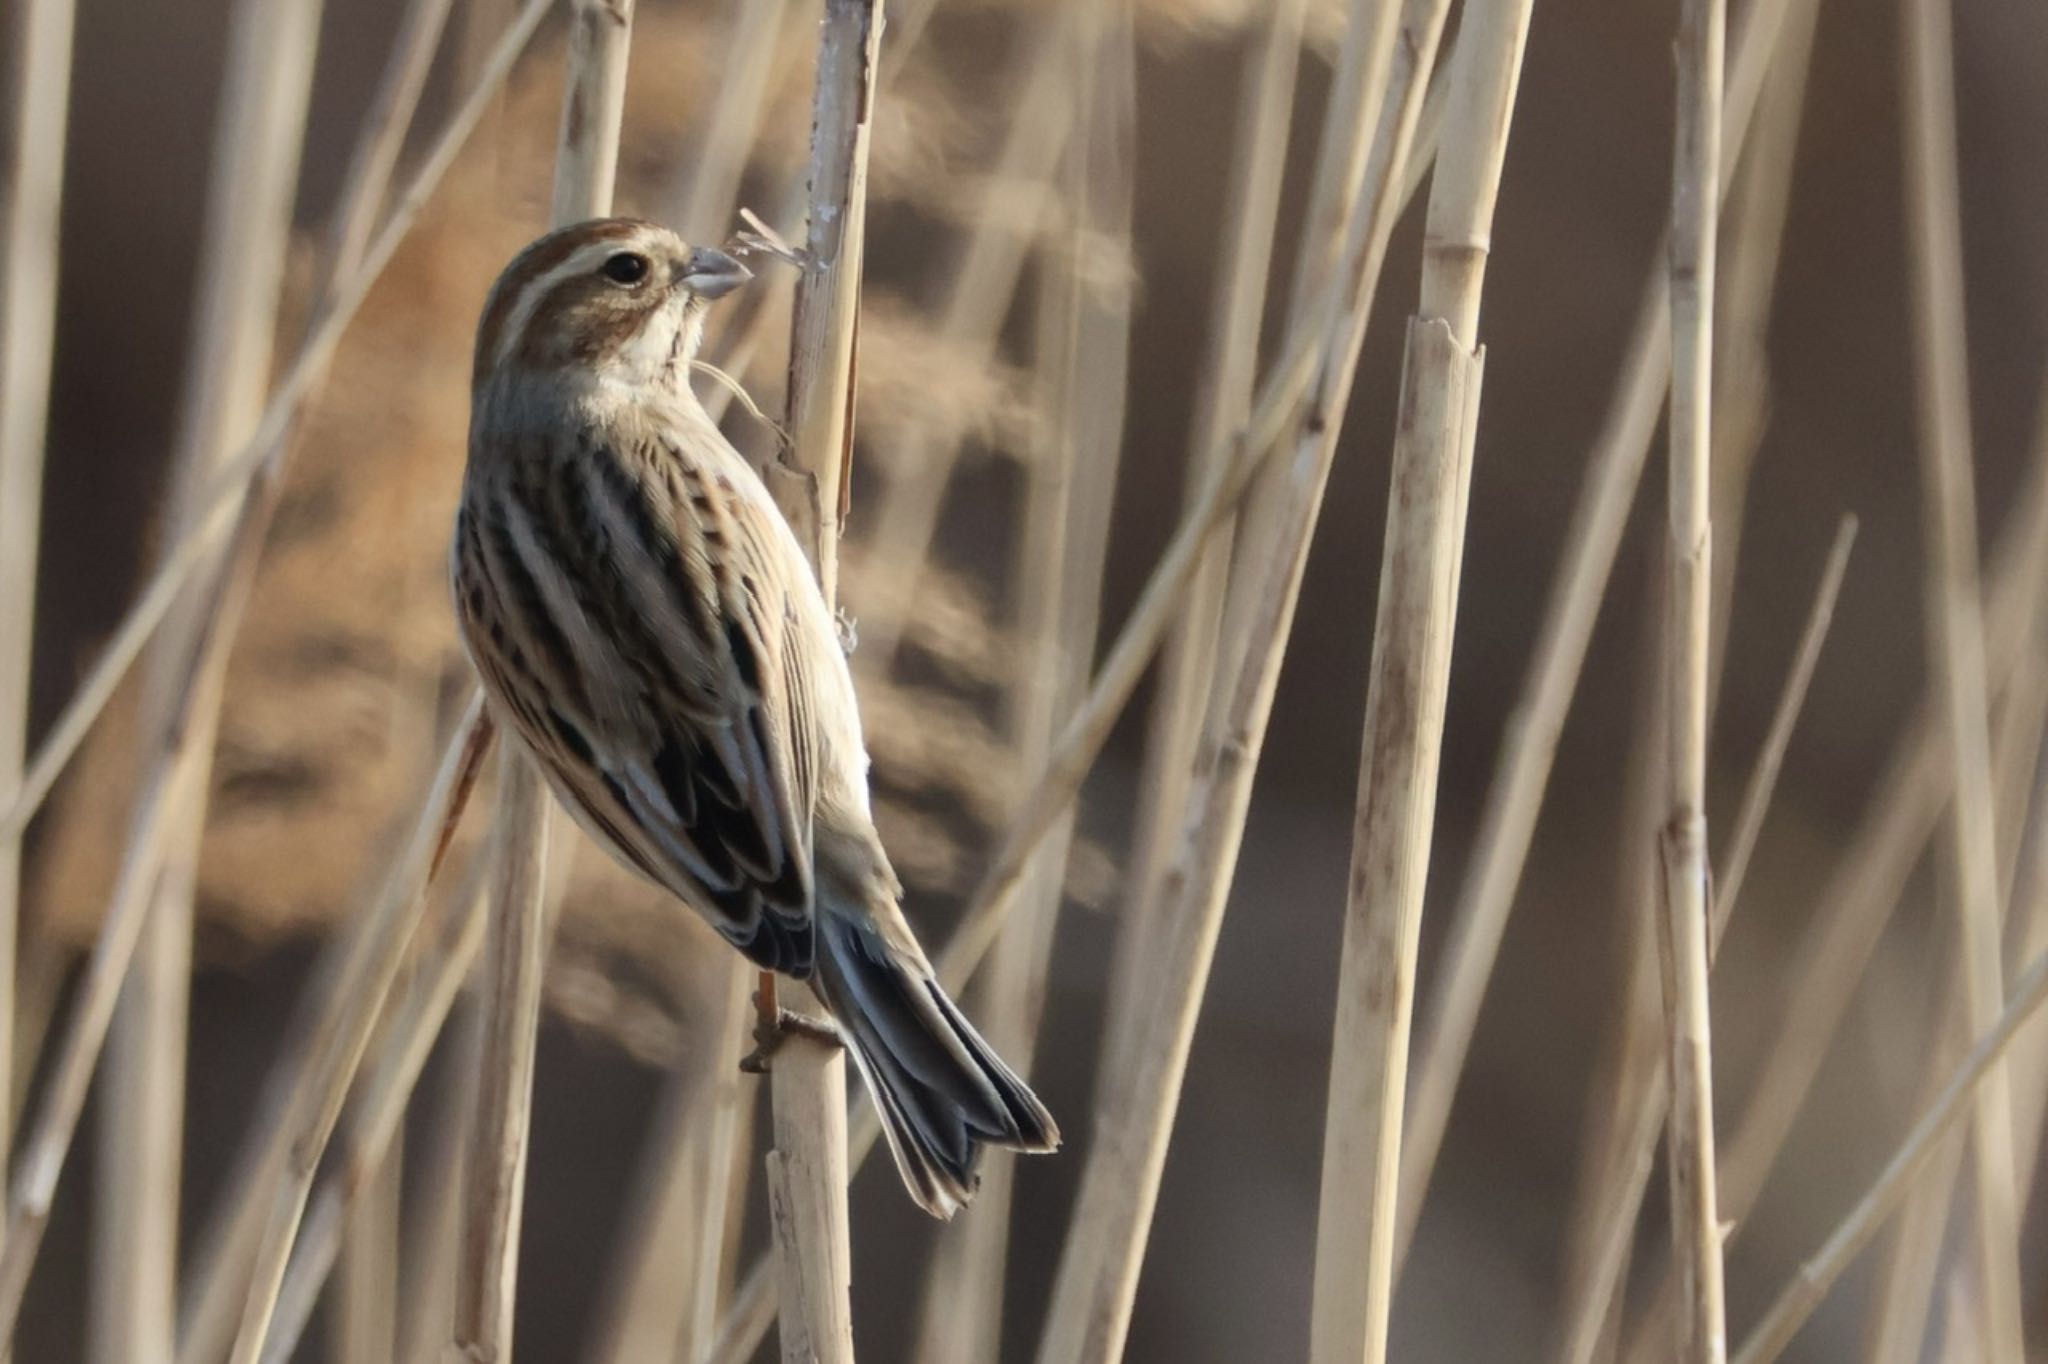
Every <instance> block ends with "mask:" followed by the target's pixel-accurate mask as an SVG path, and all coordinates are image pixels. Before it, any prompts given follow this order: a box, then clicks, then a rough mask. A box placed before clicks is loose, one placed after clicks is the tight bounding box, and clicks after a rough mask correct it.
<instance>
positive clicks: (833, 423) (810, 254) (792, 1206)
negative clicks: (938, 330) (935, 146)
mask: <svg viewBox="0 0 2048 1364" xmlns="http://www.w3.org/2000/svg"><path fill="white" fill-rule="evenodd" d="M882 25H883V6H882V0H826V3H825V18H824V23H823V26H822V30H821V33H820V38H819V45H818V74H817V86H816V91H815V95H814V98H813V102H812V106H811V156H810V174H809V181H808V183H809V186H810V195H811V202H810V207H809V211H808V213H807V214H806V228H805V247H806V254H805V263H804V273H803V277H802V279H801V280H799V281H798V284H797V292H796V305H795V311H794V313H793V315H792V318H791V322H790V349H789V388H788V393H789V406H788V411H787V414H786V417H785V421H784V429H785V430H787V432H788V433H789V443H788V445H787V446H786V447H784V448H783V449H781V450H779V451H778V452H777V454H776V458H775V459H774V460H773V461H772V462H771V463H770V464H769V466H768V469H767V473H768V485H769V488H770V490H771V491H772V492H773V493H774V494H775V500H776V503H777V505H778V506H780V507H781V508H782V512H783V515H784V516H785V517H787V518H788V519H789V523H790V525H791V527H792V528H794V529H795V531H796V534H797V539H798V541H799V543H801V544H802V545H803V546H804V547H805V551H806V552H807V553H808V554H809V555H810V557H811V567H812V568H813V570H815V571H816V573H817V575H818V584H819V586H820V588H821V589H822V590H823V592H824V594H825V600H826V602H827V603H828V604H832V603H836V602H837V601H838V589H839V534H840V530H841V528H842V527H843V526H844V524H845V519H846V500H847V495H848V492H849V489H850V486H851V476H852V465H853V405H854V395H855V382H856V364H857V360H856V353H857V347H858V344H859V341H858V338H859V332H860V286H861V275H862V272H863V264H864V260H865V246H866V236H867V178H868V145H869V139H870V136H871V124H872V121H873V118H874V109H875V78H876V61H877V58H878V56H879V53H880V48H881V41H882ZM774 998H775V995H774V977H773V976H772V975H771V974H768V973H766V972H764V973H763V974H762V976H761V1000H762V1005H763V1009H764V1012H765V1011H767V1010H768V1009H769V1008H770V1003H771V1001H773V999H774ZM769 1087H770V1095H771V1098H772V1101H773V1105H774V1112H775V1145H774V1149H773V1150H772V1151H770V1153H769V1156H768V1196H769V1207H770V1210H771V1221H772V1226H773V1230H774V1243H775V1259H776V1264H777V1266H778V1270H779V1280H780V1295H779V1297H780V1303H781V1312H780V1317H781V1336H782V1357H783V1359H784V1360H785V1361H789V1364H808V1362H809V1361H816V1362H817V1364H851V1361H852V1359H853V1327H852V1309H851V1307H850V1305H849V1300H848V1292H849V1289H850V1286H851V1279H852V1251H851V1249H850V1248H849V1239H850V1236H849V1230H848V1226H847V1212H846V1181H847V1169H848V1166H847V1154H846V1058H845V1056H844V1055H843V1054H842V1052H841V1051H840V1050H839V1049H838V1048H837V1047H834V1046H830V1045H827V1044H826V1043H824V1042H822V1041H820V1040H819V1039H817V1038H814V1037H808V1036H804V1035H801V1034H795V1033H792V1034H790V1035H789V1036H787V1037H785V1038H783V1039H782V1041H781V1045H780V1047H779V1048H778V1050H777V1052H776V1056H775V1063H774V1067H773V1070H772V1073H771V1075H770V1077H769Z"/></svg>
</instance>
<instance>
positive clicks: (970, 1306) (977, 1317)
mask: <svg viewBox="0 0 2048 1364" xmlns="http://www.w3.org/2000/svg"><path fill="white" fill-rule="evenodd" d="M1076 18H1077V22H1076V23H1075V24H1074V25H1073V26H1072V29H1071V31H1070V32H1071V39H1072V41H1071V42H1070V44H1069V57H1068V61H1069V63H1070V64H1071V66H1072V67H1073V68H1074V71H1075V77H1074V80H1073V91H1074V100H1075V104H1076V106H1077V109H1078V110H1079V112H1078V114H1077V116H1076V120H1075V128H1074V134H1075V135H1074V136H1073V137H1071V138H1069V139H1067V142H1066V174H1065V176H1064V177H1063V178H1064V180H1065V182H1066V189H1065V194H1066V197H1067V198H1068V199H1069V200H1070V202H1071V211H1070V212H1069V213H1068V214H1067V221H1068V223H1069V228H1068V231H1069V234H1070V239H1069V241H1068V242H1067V243H1066V247H1067V249H1064V250H1062V249H1057V248H1056V249H1054V250H1053V251H1051V252H1049V253H1048V255H1047V257H1046V258H1045V259H1044V261H1043V263H1042V269H1041V275H1040V279H1041V289H1040V303H1039V308H1038V319H1037V321H1038V344H1037V356H1038V371H1037V372H1038V379H1039V385H1038V386H1039V389H1040V394H1039V400H1038V403H1037V411H1038V412H1040V413H1041V414H1042V417H1043V420H1041V421H1040V422H1038V423H1036V424H1034V427H1033V436H1034V439H1035V440H1036V441H1037V442H1038V443H1039V445H1040V448H1039V449H1037V450H1036V452H1035V453H1034V454H1033V456H1032V457H1031V458H1030V459H1029V460H1028V461H1027V462H1026V464H1025V476H1026V479H1027V490H1026V495H1025V497H1026V508H1025V526H1024V532H1023V534H1022V535H1021V536H1020V537H1019V539H1018V548H1017V551H1016V559H1015V561H1014V564H1013V570H1012V575H1011V580H1012V581H1013V582H1015V583H1016V584H1017V585H1018V588H1017V590H1018V593H1019V597H1020V601H1019V605H1018V612H1017V615H1018V618H1019V631H1020V634H1021V636H1022V638H1023V639H1024V640H1025V641H1026V647H1027V649H1028V650H1029V652H1028V654H1027V655H1026V657H1027V659H1028V660H1029V667H1028V668H1027V669H1026V670H1025V671H1024V672H1023V674H1022V676H1021V677H1020V679H1019V683H1018V685H1017V686H1016V688H1015V689H1014V690H1013V692H1012V695H1011V698H1010V706H1009V709H1010V716H1009V725H1010V729H1011V731H1012V734H1013V736H1014V744H1015V749H1016V751H1017V752H1018V753H1019V754H1020V756H1022V757H1023V758H1024V759H1025V761H1026V762H1027V763H1028V764H1032V765H1035V764H1036V763H1038V762H1039V761H1041V760H1042V759H1043V757H1044V755H1045V753H1046V752H1047V750H1048V749H1049V748H1050V746H1051V744H1052V741H1053V737H1054V735H1055V734H1056V733H1057V730H1058V727H1059V725H1060V723H1061V722H1062V721H1063V720H1064V719H1065V717H1066V716H1067V715H1068V714H1069V713H1071V711H1072V709H1073V706H1074V703H1075V701H1076V700H1077V699H1078V698H1079V696H1080V695H1081V693H1082V692H1083V690H1084V689H1085V688H1086V686H1087V681H1088V668H1089V664H1090V662H1091V660H1092V659H1093V658H1094V654H1095V644H1096V636H1097V631H1098V627H1099V625H1100V622H1101V601H1102V574H1103V567H1104V563H1105V561H1106V558H1107V553H1108V548H1109V537H1110V527H1111V512H1112V508H1113V506H1114V497H1115V493H1116V486H1117V474H1118V468H1119V465H1120V462H1121V461H1120V459H1119V458H1118V456H1119V454H1120V452H1121V451H1122V449H1123V446H1124V402H1125V391H1126V387H1127V380H1128V372H1129V349H1130V322H1131V314H1130V308H1131V292H1130V289H1129V288H1128V287H1127V284H1126V281H1125V279H1124V277H1123V276H1122V275H1118V276H1117V277H1116V278H1115V279H1114V280H1110V281H1100V280H1091V279H1090V278H1089V277H1088V274H1087V270H1086V266H1085V264H1084V260H1085V252H1084V246H1085V243H1086V242H1087V241H1088V240H1090V239H1094V240H1098V241H1103V242H1106V243H1108V244H1109V245H1110V249H1112V250H1113V251H1116V252H1119V253H1128V251H1129V250H1130V233H1131V192H1132V191H1131V186H1132V182H1133V181H1132V170H1133V161H1132V157H1133V153H1134V150H1135V148H1134V145H1133V143H1134V140H1135V121H1136V110H1135V107H1134V106H1135V80H1136V77H1135V71H1134V69H1133V67H1134V63H1135V57H1136V54H1135V51H1134V46H1133V41H1132V33H1131V15H1130V11H1129V7H1128V6H1127V5H1123V4H1117V5H1110V6H1103V7H1101V8H1100V9H1083V10H1081V11H1079V12H1078V13H1077V16H1076ZM1073 828H1074V811H1073V808H1072V807H1071V806H1069V807H1068V811H1067V813H1066V815H1065V816H1064V817H1063V818H1062V819H1060V820H1058V821H1056V824H1055V827H1054V828H1053V830H1052V831H1051V833H1050V834H1049V836H1048V837H1047V839H1046V840H1045V842H1044V844H1043V845H1042V846H1041V848H1040V850H1039V853H1038V856H1037V857H1036V859H1035V860H1034V863H1033V866H1032V868H1031V871H1030V873H1029V875H1030V881H1029V888H1028V891H1027V892H1026V893H1025V895H1024V897H1023V904H1022V906H1021V907H1020V909H1019V911H1018V914H1017V916H1016V919H1017V921H1016V922H1015V923H1013V925H1012V926H1011V930H1010V931H1009V932H1008V933H1006V934H1005V935H1004V936H1003V937H1002V939H1001V940H1000V941H999V942H998V943H997V944H996V946H995V948H994V950H993V951H992V952H991V953H990V957H989V961H988V964H987V971H986V974H985V975H984V977H983V980H984V982H985V988H984V990H983V993H982V1005H983V1008H982V1019H983V1026H984V1032H985V1034H986V1036H987V1037H988V1038H989V1040H990V1041H991V1043H992V1044H993V1045H994V1046H995V1047H996V1048H997V1050H999V1051H1000V1052H1001V1053H1002V1054H1003V1055H1004V1056H1006V1057H1008V1058H1009V1061H1010V1063H1011V1065H1013V1066H1016V1067H1019V1068H1020V1070H1021V1071H1022V1073H1025V1074H1028V1073H1030V1068H1031V1063H1032V1060H1033V1057H1034V1056H1035V1055H1036V1051H1037V1036H1038V1028H1039V1022H1040V1018H1041V1015H1042V1013H1043V1011H1044V1005H1045V995H1046V989H1047V977H1048V974H1049V970H1050V967H1051V960H1052V947H1053V936H1054V930H1055V926H1056V925H1057V922H1058V918H1059V910H1060V905H1061V901H1062V899H1063V891H1064V886H1065V881H1066V865H1067V852H1068V848H1069V846H1070V843H1071V839H1072V835H1073ZM1015 1177H1016V1157H1015V1156H1014V1155H1013V1154H1011V1153H1009V1152H992V1153H990V1156H989V1158H988V1159H987V1160H986V1161H985V1162H984V1164H983V1167H982V1170H981V1187H980V1189H979V1190H978V1191H977V1193H976V1195H975V1208H974V1215H973V1216H971V1217H968V1218H965V1219H962V1220H961V1221H960V1222H959V1223H957V1224H956V1225H955V1226H954V1227H953V1228H951V1229H949V1230H948V1231H947V1232H946V1233H945V1234H944V1236H942V1238H941V1240H940V1242H939V1247H938V1251H937V1253H936V1256H935V1259H934V1262H933V1266H932V1269H931V1270H930V1272H929V1273H928V1274H927V1276H926V1283H925V1294H924V1311H923V1322H922V1328H921V1331H920V1336H919V1349H918V1354H917V1358H918V1359H920V1360H922V1361H925V1364H949V1362H950V1361H954V1360H962V1359H993V1358H995V1357H996V1356H997V1355H998V1354H999V1353H1000V1347H1001V1334H1002V1319H1003V1298H1004V1292H1003V1290H1004V1264H1005V1258H1006V1253H1007V1251H1008V1247H1009V1237H1010V1221H1011V1217H1010V1209H1011V1195H1012V1192H1013V1190H1014V1185H1015Z"/></svg>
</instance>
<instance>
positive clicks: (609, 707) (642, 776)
mask: <svg viewBox="0 0 2048 1364" xmlns="http://www.w3.org/2000/svg"><path fill="white" fill-rule="evenodd" d="M528 467H531V466H528ZM471 515H472V517H473V519H475V520H476V521H478V522H484V521H487V520H488V519H489V518H491V517H492V516H493V515H495V516H496V517H497V518H498V519H499V520H501V521H503V522H504V523H505V525H506V527H507V529H506V530H505V531H504V532H502V533H497V534H493V533H491V532H489V531H488V530H482V529H481V528H480V527H479V528H478V529H477V530H476V531H473V532H472V533H471V534H468V535H467V536H463V537H459V545H458V566H457V572H458V584H457V592H458V600H459V601H461V600H463V599H464V598H465V596H466V592H467V589H466V587H465V585H464V583H463V581H462V570H461V559H462V556H463V553H464V551H462V549H461V548H460V541H461V540H463V539H467V540H470V541H473V542H475V546H476V549H477V551H478V552H480V553H481V554H482V555H483V556H485V557H484V559H483V560H482V563H483V564H484V565H485V566H486V567H487V568H489V569H490V570H491V572H490V573H489V574H488V576H489V577H490V578H491V579H492V580H493V581H495V582H497V583H501V584H503V583H510V584H513V587H514V590H508V591H501V592H499V593H498V594H497V596H496V601H495V603H493V604H492V605H493V606H494V608H495V609H490V610H487V614H493V615H494V614H496V613H497V612H501V611H502V612H512V613H516V614H517V617H518V619H519V620H520V621H522V622H523V626H522V628H520V629H518V630H517V631H516V634H517V635H518V636H519V637H521V638H527V639H538V640H541V641H549V640H553V641H556V642H557V644H558V647H548V648H542V649H539V650H537V652H540V653H542V654H543V655H545V656H546V661H547V662H548V663H549V664H550V665H551V666H550V667H549V668H548V670H547V673H548V675H547V676H533V677H531V678H530V679H526V678H525V674H526V673H528V672H530V671H531V670H532V669H531V660H528V661H527V664H526V666H525V667H522V666H520V665H519V661H518V660H516V659H508V658H506V657H505V654H506V650H504V649H503V648H502V647H498V648H496V649H493V648H492V647H491V646H490V643H489V630H488V628H486V629H484V630H483V631H482V632H481V633H482V636H483V638H482V639H481V640H479V638H478V636H479V631H478V629H477V628H476V626H475V625H474V624H472V623H470V622H467V621H466V622H465V629H466V632H467V633H469V634H470V636H471V642H472V651H473V652H477V653H479V654H484V653H496V654H497V655H499V657H498V659H497V660H496V662H495V663H493V664H486V665H484V667H483V670H484V672H485V675H486V680H487V681H490V682H492V684H493V686H494V688H496V689H498V690H500V691H509V692H512V693H515V694H523V695H524V696H525V697H526V699H525V700H524V702H523V703H521V702H518V701H510V702H508V704H507V709H508V710H509V711H510V712H511V714H512V718H513V720H514V723H515V724H516V725H517V726H518V728H520V730H521V731H522V732H523V733H524V734H525V735H526V737H527V738H528V739H529V742H530V743H531V744H532V746H533V747H534V749H535V751H536V752H537V753H540V754H541V755H542V758H543V761H544V763H545V764H546V765H547V766H548V767H549V768H550V777H551V778H552V779H553V782H554V785H555V787H556V789H557V791H559V792H560V793H561V794H562V795H563V797H564V798H565V800H566V801H567V802H568V803H569V804H570V805H571V807H572V809H574V810H575V812H576V814H577V815H578V817H579V819H580V820H581V822H582V823H583V824H584V826H585V828H586V829H588V830H589V831H590V832H592V833H593V834H594V835H596V836H597V837H598V838H599V839H600V840H601V841H602V842H604V843H607V844H609V845H610V846H611V847H612V848H613V849H614V850H615V851H616V852H617V854H618V855H619V856H620V857H621V858H622V859H623V860H625V861H627V862H628V863H630V864H631V865H633V866H634V867H636V868H637V869H638V870H640V871H641V872H642V873H644V874H646V875H647V876H649V877H650V878H651V879H653V880H655V881H656V882H658V883H659V884H661V885H663V886H665V887H667V888H668V889H670V890H671V891H673V892H675V893H676V894H677V895H679V896H681V897H682V898H683V899H685V900H686V901H688V902H689V903H691V904H692V905H693V906H695V907H696V908H697V909H698V910H699V911H700V912H702V913H703V914H704V915H705V916H706V917H707V918H708V919H709V920H710V921H711V923H712V924H713V926H714V927H716V928H717V929H718V930H719V932H720V933H722V934H723V935H724V936H725V937H726V938H727V939H728V940H730V941H731V942H733V943H734V944H735V945H737V946H738V947H740V948H741V950H742V951H744V952H746V953H747V954H748V955H749V956H750V957H752V958H753V959H754V960H755V961H757V962H759V963H761V964H762V965H764V966H768V967H770V968H771V969H775V970H780V971H784V972H787V973H789V974H792V975H797V976H807V975H808V974H809V972H810V969H811V966H812V964H813V961H814V959H815V947H814V942H813V933H812V928H811V910H812V906H811V901H812V870H811V869H812V862H811V851H812V837H811V821H812V812H813V808H814V804H815V797H814V790H815V787H814V784H813V780H812V774H813V773H814V772H815V770H816V761H815V756H814V752H813V747H812V746H813V745H814V743H815V737H814V736H813V735H812V734H811V732H810V729H809V726H808V723H807V719H806V717H807V715H808V711H809V706H808V703H807V701H806V700H805V698H804V696H803V695H802V694H801V692H802V688H803V685H804V684H803V677H804V670H803V669H802V667H801V666H800V664H798V663H797V662H796V661H795V660H794V655H795V654H797V653H800V652H801V651H800V650H798V649H794V648H792V647H791V640H790V621H791V618H792V614H793V613H792V611H791V609H790V604H789V603H788V601H787V599H786V593H785V590H784V589H783V588H782V586H781V584H783V583H786V582H790V581H792V579H791V578H790V576H789V573H790V568H791V566H789V565H782V564H779V563H777V562H776V561H775V560H774V559H772V558H770V557H768V556H770V555H773V554H774V553H776V551H777V549H778V545H777V544H776V542H775V541H774V538H773V537H772V535H769V534H765V533H764V528H763V527H761V526H759V525H758V524H756V522H757V520H758V517H759V516H760V515H761V509H760V508H759V507H758V506H756V505H754V504H753V503H751V502H749V501H748V500H747V498H746V496H745V494H744V493H742V492H740V490H738V489H737V488H736V487H735V486H734V485H733V483H732V481H731V479H730V476H728V477H726V478H725V479H720V478H719V477H718V476H717V475H716V474H713V473H709V472H706V471H704V470H701V469H699V468H698V467H697V466H696V465H695V464H694V463H693V462H692V461H690V460H688V459H685V458H682V457H681V456H680V454H679V453H677V452H675V451H673V450H669V449H664V448H660V447H655V448H631V447H627V448H617V447H615V446H614V445H613V444H610V443H604V442H591V443H589V444H588V445H587V446H586V448H585V449H583V450H582V451H580V452H579V457H578V458H576V459H574V460H571V461H568V462H565V463H557V464H554V465H553V466H552V467H551V468H550V469H549V470H548V473H547V475H546V477H545V478H544V480H542V481H540V482H539V483H538V484H535V485H529V486H527V487H525V488H523V489H516V490H511V491H510V493H509V495H501V496H500V497H498V498H495V499H490V500H488V501H484V502H483V506H482V508H480V509H479V510H478V511H476V512H472V513H471ZM501 559H502V560H509V561H511V562H502V563H501V562H500V560H501ZM556 563H562V564H567V565H571V566H573V570H572V571H569V572H561V573H557V572H555V571H554V569H553V565H554V564H556ZM794 568H795V570H796V571H797V572H807V571H808V570H807V569H805V567H804V566H803V565H802V564H797V565H794ZM522 577H524V578H529V579H531V580H532V582H533V583H534V587H533V589H532V590H530V591H521V590H517V589H518V584H519V583H520V582H521V581H522ZM794 581H796V582H798V583H801V582H803V581H804V580H803V579H796V580H794ZM797 590H801V587H798V588H797ZM466 610H467V607H466V605H465V611H466ZM480 644H481V645H482V647H479V645H480ZM515 652H516V651H515ZM493 672H495V673H497V674H499V676H498V677H497V678H495V679H494V678H493V677H492V676H491V674H492V673H493ZM564 673H566V674H568V676H567V677H566V678H565V677H563V676H561V675H560V674H564Z"/></svg>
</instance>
